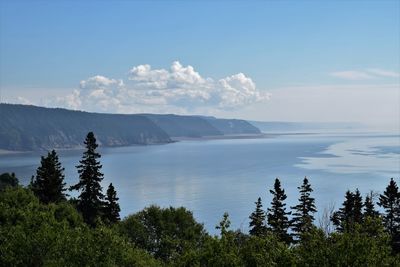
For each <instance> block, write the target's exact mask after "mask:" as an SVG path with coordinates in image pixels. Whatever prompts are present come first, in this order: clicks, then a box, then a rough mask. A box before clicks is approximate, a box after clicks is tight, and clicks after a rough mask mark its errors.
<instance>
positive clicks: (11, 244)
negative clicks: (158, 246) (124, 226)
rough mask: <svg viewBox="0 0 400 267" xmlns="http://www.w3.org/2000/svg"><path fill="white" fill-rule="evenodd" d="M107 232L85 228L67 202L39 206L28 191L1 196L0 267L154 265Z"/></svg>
mask: <svg viewBox="0 0 400 267" xmlns="http://www.w3.org/2000/svg"><path fill="white" fill-rule="evenodd" d="M157 265H159V264H158V263H157V261H155V260H154V259H152V258H151V256H150V255H148V254H146V253H145V252H144V251H142V250H139V249H136V248H134V247H132V246H131V245H130V244H129V243H128V242H127V241H126V240H125V239H124V238H122V237H120V236H119V235H118V234H117V233H116V232H114V231H113V230H112V229H110V228H107V227H104V226H99V227H97V228H94V229H93V228H89V227H88V226H87V225H86V224H85V223H84V222H83V220H82V218H81V216H80V215H79V214H78V213H77V211H76V210H75V209H74V208H73V207H72V206H70V205H69V204H68V203H66V202H64V203H60V204H50V205H44V204H41V203H40V202H39V200H38V199H37V198H36V197H35V196H34V195H33V193H32V192H31V191H30V190H27V189H23V188H16V189H7V190H5V191H4V192H2V193H1V194H0V266H157Z"/></svg>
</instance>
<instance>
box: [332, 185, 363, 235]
mask: <svg viewBox="0 0 400 267" xmlns="http://www.w3.org/2000/svg"><path fill="white" fill-rule="evenodd" d="M363 206H364V205H363V202H362V197H361V194H360V191H359V190H358V189H357V190H356V192H355V193H353V192H351V191H349V190H348V191H347V192H346V196H345V201H344V202H343V204H342V208H340V209H339V211H336V212H335V213H334V214H333V216H332V218H331V220H332V222H333V224H334V225H335V226H336V229H337V230H338V231H339V232H352V231H353V230H354V226H355V224H356V223H358V224H361V223H362V220H363V216H362V208H363Z"/></svg>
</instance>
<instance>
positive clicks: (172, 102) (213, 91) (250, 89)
mask: <svg viewBox="0 0 400 267" xmlns="http://www.w3.org/2000/svg"><path fill="white" fill-rule="evenodd" d="M268 98H269V94H268V93H266V92H262V91H260V90H258V89H257V88H256V85H255V83H254V82H253V80H252V79H251V78H250V77H248V76H246V75H245V74H243V73H238V74H235V75H231V76H228V77H225V78H222V79H219V80H213V79H212V78H204V77H202V76H201V75H200V74H199V73H198V72H197V71H195V69H194V68H193V67H192V66H190V65H188V66H183V65H182V64H181V63H179V62H178V61H175V62H173V63H172V65H171V66H170V68H169V69H152V67H151V66H150V65H148V64H145V65H138V66H135V67H133V68H131V70H130V71H129V76H128V79H127V80H126V82H124V81H123V80H117V79H111V78H107V77H104V76H100V75H97V76H94V77H90V78H88V79H86V80H83V81H81V82H80V89H79V90H75V91H74V92H73V93H72V94H70V95H68V96H66V97H65V98H63V99H58V101H59V103H61V104H62V103H63V104H64V106H66V107H68V108H73V109H85V110H91V111H106V112H162V111H168V112H179V113H185V112H186V111H191V112H195V111H196V110H199V109H202V108H208V109H236V108H240V107H243V106H245V105H250V104H252V103H256V102H260V101H265V100H267V99H268Z"/></svg>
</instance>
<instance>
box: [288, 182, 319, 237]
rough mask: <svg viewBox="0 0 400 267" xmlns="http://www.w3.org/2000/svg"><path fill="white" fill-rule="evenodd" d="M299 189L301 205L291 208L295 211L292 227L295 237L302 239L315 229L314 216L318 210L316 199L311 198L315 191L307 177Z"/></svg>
mask: <svg viewBox="0 0 400 267" xmlns="http://www.w3.org/2000/svg"><path fill="white" fill-rule="evenodd" d="M298 189H299V190H300V198H299V204H297V205H296V206H294V207H291V208H292V209H293V210H294V212H293V219H292V221H291V225H292V229H293V232H294V234H293V235H294V236H295V237H297V238H298V239H300V238H301V237H302V235H303V234H304V233H306V232H308V231H310V230H311V229H312V228H313V227H314V225H313V222H314V216H313V214H314V213H315V212H317V208H316V207H315V199H314V198H312V197H311V192H312V191H313V190H312V188H311V185H310V183H309V182H308V179H307V177H305V178H304V180H303V184H302V185H301V186H300V187H298Z"/></svg>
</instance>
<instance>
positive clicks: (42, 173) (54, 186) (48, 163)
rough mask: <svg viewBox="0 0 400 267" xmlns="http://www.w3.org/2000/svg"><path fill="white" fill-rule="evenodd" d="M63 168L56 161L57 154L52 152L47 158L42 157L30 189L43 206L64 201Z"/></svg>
mask: <svg viewBox="0 0 400 267" xmlns="http://www.w3.org/2000/svg"><path fill="white" fill-rule="evenodd" d="M63 172H64V168H63V167H62V166H61V163H60V162H59V161H58V155H57V153H56V152H55V151H54V150H52V151H51V152H49V153H48V154H47V157H44V156H42V157H41V160H40V166H39V167H38V168H37V170H36V176H32V180H31V184H30V187H31V189H32V191H33V193H34V194H35V195H36V196H37V197H38V198H39V200H40V201H41V202H43V203H45V204H48V203H51V202H60V201H63V200H65V199H66V194H65V193H64V191H66V189H65V183H64V174H63Z"/></svg>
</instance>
